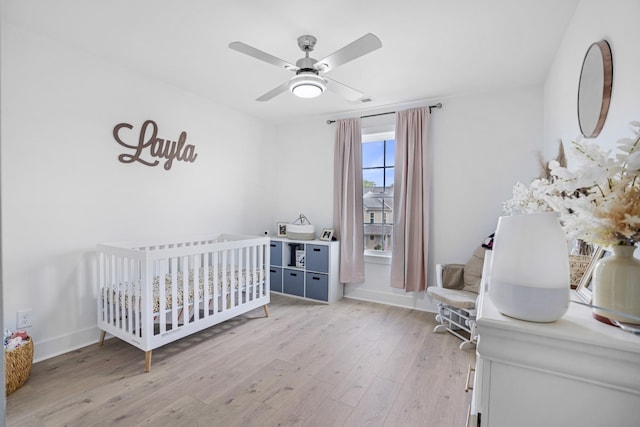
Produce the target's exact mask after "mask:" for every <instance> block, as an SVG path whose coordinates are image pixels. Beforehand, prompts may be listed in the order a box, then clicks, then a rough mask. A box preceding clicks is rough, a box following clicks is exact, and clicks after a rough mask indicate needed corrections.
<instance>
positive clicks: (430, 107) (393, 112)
mask: <svg viewBox="0 0 640 427" xmlns="http://www.w3.org/2000/svg"><path fill="white" fill-rule="evenodd" d="M433 108H438V109H440V108H442V102H438V103H437V104H434V105H429V113H431V110H432V109H433ZM395 113H396V112H395V111H389V112H387V113H378V114H369V115H368V116H360V118H361V119H366V118H367V117H376V116H386V115H387V114H395ZM335 122H336V121H335V120H327V124H328V125H330V124H331V123H335Z"/></svg>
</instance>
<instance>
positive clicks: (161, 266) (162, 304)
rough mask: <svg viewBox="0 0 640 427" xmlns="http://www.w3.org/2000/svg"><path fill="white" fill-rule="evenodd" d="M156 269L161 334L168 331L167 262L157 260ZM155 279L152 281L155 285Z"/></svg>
mask: <svg viewBox="0 0 640 427" xmlns="http://www.w3.org/2000/svg"><path fill="white" fill-rule="evenodd" d="M155 264H156V268H154V270H155V271H156V274H157V277H158V314H157V316H158V324H159V326H158V333H159V334H160V335H162V334H164V333H165V332H167V314H166V313H167V287H166V285H165V280H166V277H167V273H169V272H168V271H167V266H168V265H167V263H166V262H164V260H160V261H156V262H155ZM154 281H155V276H154V279H153V280H152V281H151V284H152V285H153V282H154Z"/></svg>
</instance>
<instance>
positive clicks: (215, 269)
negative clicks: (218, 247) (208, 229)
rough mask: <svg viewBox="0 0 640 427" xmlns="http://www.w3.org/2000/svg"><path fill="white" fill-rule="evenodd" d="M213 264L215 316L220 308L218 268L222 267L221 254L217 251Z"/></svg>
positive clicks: (212, 260) (214, 254)
mask: <svg viewBox="0 0 640 427" xmlns="http://www.w3.org/2000/svg"><path fill="white" fill-rule="evenodd" d="M211 265H212V266H213V314H214V316H215V314H216V313H217V312H218V310H219V304H218V298H219V297H220V288H219V286H220V280H219V279H218V272H219V271H218V269H219V268H220V254H219V253H218V252H217V251H216V252H214V253H213V257H212V259H211Z"/></svg>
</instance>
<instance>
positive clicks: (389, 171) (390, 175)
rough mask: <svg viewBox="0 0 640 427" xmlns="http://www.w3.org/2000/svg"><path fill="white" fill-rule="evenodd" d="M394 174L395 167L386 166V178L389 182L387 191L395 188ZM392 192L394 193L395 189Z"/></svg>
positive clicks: (386, 181)
mask: <svg viewBox="0 0 640 427" xmlns="http://www.w3.org/2000/svg"><path fill="white" fill-rule="evenodd" d="M393 176H394V175H393V168H386V169H385V171H384V180H385V183H386V184H387V192H388V190H389V189H393ZM391 194H393V191H391Z"/></svg>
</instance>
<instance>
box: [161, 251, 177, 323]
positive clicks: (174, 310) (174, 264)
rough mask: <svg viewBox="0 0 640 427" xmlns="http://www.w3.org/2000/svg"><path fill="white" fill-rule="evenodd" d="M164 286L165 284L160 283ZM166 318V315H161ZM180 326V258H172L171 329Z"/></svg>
mask: <svg viewBox="0 0 640 427" xmlns="http://www.w3.org/2000/svg"><path fill="white" fill-rule="evenodd" d="M161 281H162V280H161ZM160 286H164V283H160ZM161 315H163V316H164V313H161ZM177 326H178V258H171V328H175V327H177Z"/></svg>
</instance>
